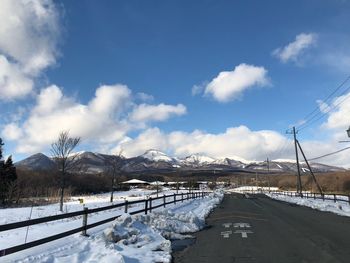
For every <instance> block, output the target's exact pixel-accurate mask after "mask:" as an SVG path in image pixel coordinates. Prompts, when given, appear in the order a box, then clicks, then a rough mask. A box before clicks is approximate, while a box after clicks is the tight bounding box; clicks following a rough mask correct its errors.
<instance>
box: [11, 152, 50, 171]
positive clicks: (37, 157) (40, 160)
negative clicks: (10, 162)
mask: <svg viewBox="0 0 350 263" xmlns="http://www.w3.org/2000/svg"><path fill="white" fill-rule="evenodd" d="M15 165H16V167H19V168H29V169H30V170H51V169H54V168H55V167H56V164H55V162H54V161H53V160H52V159H50V158H49V157H47V156H46V155H45V154H42V153H37V154H34V155H32V156H30V157H28V158H26V159H24V160H22V161H19V162H17V163H15Z"/></svg>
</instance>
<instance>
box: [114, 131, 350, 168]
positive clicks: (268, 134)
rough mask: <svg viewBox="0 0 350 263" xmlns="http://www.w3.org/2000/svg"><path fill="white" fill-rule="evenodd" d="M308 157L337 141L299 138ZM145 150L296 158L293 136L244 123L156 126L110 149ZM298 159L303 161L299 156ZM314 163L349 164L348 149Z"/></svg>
mask: <svg viewBox="0 0 350 263" xmlns="http://www.w3.org/2000/svg"><path fill="white" fill-rule="evenodd" d="M301 145H302V147H303V150H304V152H305V154H306V156H307V158H312V157H317V156H321V155H323V154H327V153H330V152H333V151H336V150H338V149H340V148H341V147H342V146H341V145H339V144H338V143H337V141H336V140H334V139H331V140H328V141H310V140H306V141H301ZM148 149H158V150H160V151H163V152H166V153H168V154H170V155H173V156H176V157H185V156H188V155H191V154H197V153H200V154H204V155H207V156H211V157H214V158H226V157H229V158H233V159H236V160H237V159H245V160H250V161H254V160H255V161H262V160H265V159H266V157H269V159H271V160H273V159H290V160H295V152H294V142H293V140H292V138H291V137H290V138H287V137H285V136H284V135H282V134H280V133H278V132H276V131H271V130H260V131H252V130H250V129H249V128H248V127H246V126H238V127H231V128H228V129H227V130H226V131H225V132H223V133H218V134H214V133H207V132H204V131H200V130H195V131H193V132H183V131H173V132H170V133H165V132H163V131H161V130H160V129H159V128H149V129H147V130H145V131H143V132H142V133H140V134H139V135H138V136H137V137H136V138H134V139H132V138H129V137H128V138H126V139H125V140H124V141H123V142H120V143H119V144H118V145H117V146H116V147H115V148H114V149H113V150H112V152H119V151H120V150H122V151H123V154H124V155H125V156H127V157H133V156H138V155H141V154H143V153H144V152H145V151H146V150H148ZM300 161H304V160H303V159H302V156H300ZM317 162H321V163H322V162H325V163H326V164H329V165H336V166H349V164H350V162H349V158H348V152H342V153H340V154H337V155H335V156H331V157H328V158H326V159H321V160H318V161H317Z"/></svg>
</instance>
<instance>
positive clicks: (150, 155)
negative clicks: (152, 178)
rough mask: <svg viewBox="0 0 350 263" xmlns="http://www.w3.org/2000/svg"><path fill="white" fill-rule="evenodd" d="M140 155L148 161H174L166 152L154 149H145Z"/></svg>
mask: <svg viewBox="0 0 350 263" xmlns="http://www.w3.org/2000/svg"><path fill="white" fill-rule="evenodd" d="M140 157H143V158H145V159H148V160H150V161H155V162H159V161H163V162H174V161H175V159H174V158H171V157H169V156H168V155H167V154H165V153H163V152H161V151H158V150H154V149H151V150H147V151H146V152H145V153H144V154H142V155H140Z"/></svg>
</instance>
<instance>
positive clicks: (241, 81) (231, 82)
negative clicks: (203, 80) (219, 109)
mask: <svg viewBox="0 0 350 263" xmlns="http://www.w3.org/2000/svg"><path fill="white" fill-rule="evenodd" d="M267 85H269V80H268V77H267V70H266V69H265V68H264V67H257V66H253V65H247V64H240V65H238V66H236V67H235V69H234V70H233V71H223V72H220V73H219V75H218V76H217V77H215V78H214V79H213V80H212V81H211V82H209V83H208V84H207V85H206V87H205V94H206V95H212V96H213V98H214V99H215V100H217V101H219V102H228V101H230V100H234V99H237V98H238V97H239V96H240V95H241V94H242V93H243V92H244V91H245V90H246V89H248V88H252V87H254V86H267ZM194 89H195V92H197V90H198V88H194Z"/></svg>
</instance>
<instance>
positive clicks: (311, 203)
mask: <svg viewBox="0 0 350 263" xmlns="http://www.w3.org/2000/svg"><path fill="white" fill-rule="evenodd" d="M266 195H267V196H269V197H271V198H273V199H276V200H280V201H285V202H289V203H293V204H297V205H303V206H307V207H311V208H313V209H317V210H320V211H326V212H332V213H335V214H338V215H342V216H350V205H349V204H348V203H346V202H334V201H330V200H325V201H323V200H319V199H306V198H301V197H291V196H284V195H279V194H266Z"/></svg>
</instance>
